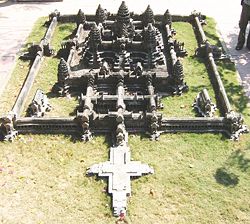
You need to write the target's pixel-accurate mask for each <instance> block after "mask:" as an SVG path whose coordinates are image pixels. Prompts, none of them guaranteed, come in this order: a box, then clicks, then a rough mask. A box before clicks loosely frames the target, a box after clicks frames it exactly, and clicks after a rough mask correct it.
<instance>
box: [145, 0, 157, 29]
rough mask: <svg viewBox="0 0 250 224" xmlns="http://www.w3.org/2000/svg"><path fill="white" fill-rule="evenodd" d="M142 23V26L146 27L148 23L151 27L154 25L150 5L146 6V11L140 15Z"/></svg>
mask: <svg viewBox="0 0 250 224" xmlns="http://www.w3.org/2000/svg"><path fill="white" fill-rule="evenodd" d="M142 21H143V25H144V26H147V25H148V24H149V23H152V24H153V25H154V24H155V20H154V13H153V10H152V9H151V8H150V5H148V7H147V9H146V10H145V12H144V13H143V14H142Z"/></svg>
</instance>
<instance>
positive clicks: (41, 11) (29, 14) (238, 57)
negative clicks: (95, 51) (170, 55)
mask: <svg viewBox="0 0 250 224" xmlns="http://www.w3.org/2000/svg"><path fill="white" fill-rule="evenodd" d="M72 2H73V4H72ZM99 3H101V4H102V6H103V7H104V8H107V9H109V11H111V12H116V11H117V8H118V7H119V5H120V3H121V2H120V1H96V0H92V1H81V0H74V1H72V0H64V1H63V2H55V3H27V4H26V3H14V1H13V2H12V1H3V0H0V37H1V38H0V83H1V84H0V95H1V93H2V92H3V90H4V88H5V86H6V84H7V82H8V80H9V78H10V75H11V73H12V70H13V68H14V66H15V60H16V58H17V57H18V53H19V51H20V49H21V47H22V46H23V45H24V44H25V40H26V38H27V36H28V34H29V33H30V31H31V29H32V26H33V24H34V23H35V21H36V20H37V18H38V17H40V16H48V14H49V13H50V12H52V11H54V10H55V9H58V10H59V11H60V12H61V13H63V14H70V13H71V14H72V13H77V11H78V10H79V9H80V8H81V9H82V10H83V11H84V12H86V13H88V14H94V13H95V10H96V7H97V5H98V4H99ZM126 4H127V6H128V7H129V9H130V11H134V12H138V13H141V12H143V11H144V10H145V8H146V6H147V4H150V6H151V8H152V9H153V11H154V13H155V14H157V13H164V12H165V10H166V9H169V10H170V12H171V13H172V14H183V15H190V13H191V12H192V11H194V10H196V11H199V12H201V13H202V14H205V15H207V16H210V17H213V18H215V20H216V21H217V24H218V29H219V30H220V32H221V36H222V38H223V40H224V42H225V47H226V48H227V52H228V54H229V55H230V56H231V58H232V60H234V61H235V64H236V67H237V70H238V72H239V74H240V78H241V81H242V84H243V86H244V88H245V90H246V95H247V96H248V97H249V99H250V63H249V62H250V51H249V50H247V48H244V49H242V50H241V51H236V50H235V49H234V48H235V45H236V43H237V36H238V21H239V18H240V13H241V5H240V0H230V1H228V0H220V1H218V0H210V1H205V0H189V1H187V0H159V1H153V0H151V1H150V0H147V1H143V0H137V1H136V2H135V1H134V0H127V1H126Z"/></svg>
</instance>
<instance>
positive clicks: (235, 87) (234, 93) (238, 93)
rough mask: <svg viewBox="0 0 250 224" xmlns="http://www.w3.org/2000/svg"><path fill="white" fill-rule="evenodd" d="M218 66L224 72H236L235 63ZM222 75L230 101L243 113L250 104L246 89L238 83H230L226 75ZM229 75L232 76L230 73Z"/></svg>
mask: <svg viewBox="0 0 250 224" xmlns="http://www.w3.org/2000/svg"><path fill="white" fill-rule="evenodd" d="M218 65H219V66H220V68H221V69H223V70H229V71H230V72H235V71H236V70H235V66H234V64H233V63H222V62H220V63H218ZM220 75H221V78H222V80H223V83H224V87H225V90H226V93H227V96H228V99H229V101H230V102H231V104H232V105H234V106H235V107H236V109H237V111H239V112H241V113H242V112H243V111H244V110H245V109H246V108H247V104H248V102H249V99H248V97H247V96H246V95H245V94H244V88H243V87H242V86H241V85H240V84H238V83H235V82H230V80H228V78H227V77H225V74H223V73H220ZM228 75H230V73H229V74H228ZM229 78H230V77H229ZM235 97H237V100H235V99H234V98H235Z"/></svg>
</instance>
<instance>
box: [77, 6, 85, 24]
mask: <svg viewBox="0 0 250 224" xmlns="http://www.w3.org/2000/svg"><path fill="white" fill-rule="evenodd" d="M85 22H86V17H85V15H84V13H83V11H82V10H81V9H79V11H78V13H77V15H76V24H77V27H78V26H79V25H80V24H84V23H85Z"/></svg>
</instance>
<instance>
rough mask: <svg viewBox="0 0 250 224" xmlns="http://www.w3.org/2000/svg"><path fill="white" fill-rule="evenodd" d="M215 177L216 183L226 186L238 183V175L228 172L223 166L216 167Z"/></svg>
mask: <svg viewBox="0 0 250 224" xmlns="http://www.w3.org/2000/svg"><path fill="white" fill-rule="evenodd" d="M215 179H216V181H217V183H219V184H222V185H224V186H226V187H230V186H231V187H233V186H236V185H237V184H238V183H239V177H238V176H236V175H235V174H234V173H231V172H229V171H228V170H227V169H226V168H224V167H222V168H219V169H217V171H216V173H215Z"/></svg>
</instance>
